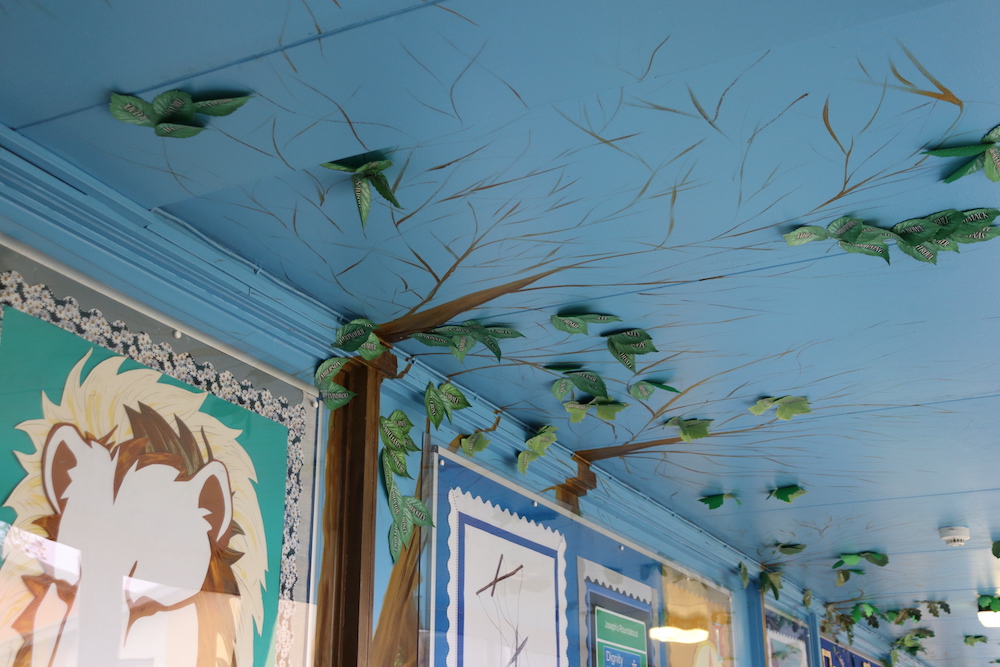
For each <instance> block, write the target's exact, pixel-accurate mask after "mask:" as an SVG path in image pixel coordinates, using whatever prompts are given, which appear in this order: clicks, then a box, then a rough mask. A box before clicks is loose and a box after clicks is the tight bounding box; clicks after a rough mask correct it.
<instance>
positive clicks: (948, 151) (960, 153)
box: [924, 143, 992, 157]
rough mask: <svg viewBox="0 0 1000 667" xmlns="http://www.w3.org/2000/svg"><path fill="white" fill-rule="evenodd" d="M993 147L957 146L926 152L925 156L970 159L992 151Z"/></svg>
mask: <svg viewBox="0 0 1000 667" xmlns="http://www.w3.org/2000/svg"><path fill="white" fill-rule="evenodd" d="M991 145H992V144H986V143H983V144H970V145H968V146H955V147H954V148H935V149H934V150H930V151H924V155H933V156H934V157H968V156H971V155H979V154H980V153H985V152H986V151H988V150H989V149H990V146H991Z"/></svg>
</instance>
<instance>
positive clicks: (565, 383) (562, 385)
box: [552, 378, 573, 401]
mask: <svg viewBox="0 0 1000 667" xmlns="http://www.w3.org/2000/svg"><path fill="white" fill-rule="evenodd" d="M572 391H573V381H572V380H570V379H569V378H559V379H558V380H556V381H555V382H553V383H552V395H553V396H555V397H556V398H557V399H559V400H560V401H561V400H563V399H564V398H565V397H566V396H567V395H568V394H570V393H571V392H572Z"/></svg>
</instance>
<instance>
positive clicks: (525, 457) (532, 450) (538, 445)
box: [517, 425, 557, 475]
mask: <svg viewBox="0 0 1000 667" xmlns="http://www.w3.org/2000/svg"><path fill="white" fill-rule="evenodd" d="M556 429H557V427H555V426H548V425H546V426H543V427H541V428H540V429H538V433H537V434H535V436H534V437H532V438H529V439H528V440H526V441H525V442H524V444H525V445H526V446H527V447H528V448H527V449H526V450H524V451H522V452H521V453H519V454H518V455H517V470H518V472H520V473H521V474H522V475H524V474H526V473H527V472H528V464H529V463H531V462H532V461H534V460H535V459H537V458H538V457H540V456H545V452H546V451H547V450H548V448H549V445H551V444H552V443H553V442H555V441H556Z"/></svg>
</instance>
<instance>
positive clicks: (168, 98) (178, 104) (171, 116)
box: [153, 90, 194, 125]
mask: <svg viewBox="0 0 1000 667" xmlns="http://www.w3.org/2000/svg"><path fill="white" fill-rule="evenodd" d="M153 111H155V112H156V115H157V116H159V118H160V121H161V122H168V121H169V122H175V123H180V124H182V125H189V124H190V123H191V121H193V120H194V101H192V100H191V96H190V95H188V94H187V93H185V92H183V91H181V90H170V91H167V92H165V93H160V94H159V95H157V96H156V98H155V99H154V100H153Z"/></svg>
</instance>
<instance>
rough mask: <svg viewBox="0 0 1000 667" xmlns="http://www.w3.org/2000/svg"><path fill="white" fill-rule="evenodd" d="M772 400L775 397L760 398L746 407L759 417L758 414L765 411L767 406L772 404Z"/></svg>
mask: <svg viewBox="0 0 1000 667" xmlns="http://www.w3.org/2000/svg"><path fill="white" fill-rule="evenodd" d="M774 400H775V399H773V398H762V399H760V400H758V401H757V402H756V403H754V404H753V405H751V406H750V407H749V408H748V410H749V411H750V412H751V413H752V414H755V415H757V416H758V417H759V416H760V415H762V414H764V413H765V412H767V410H768V408H770V407H771V406H772V405H774Z"/></svg>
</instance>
